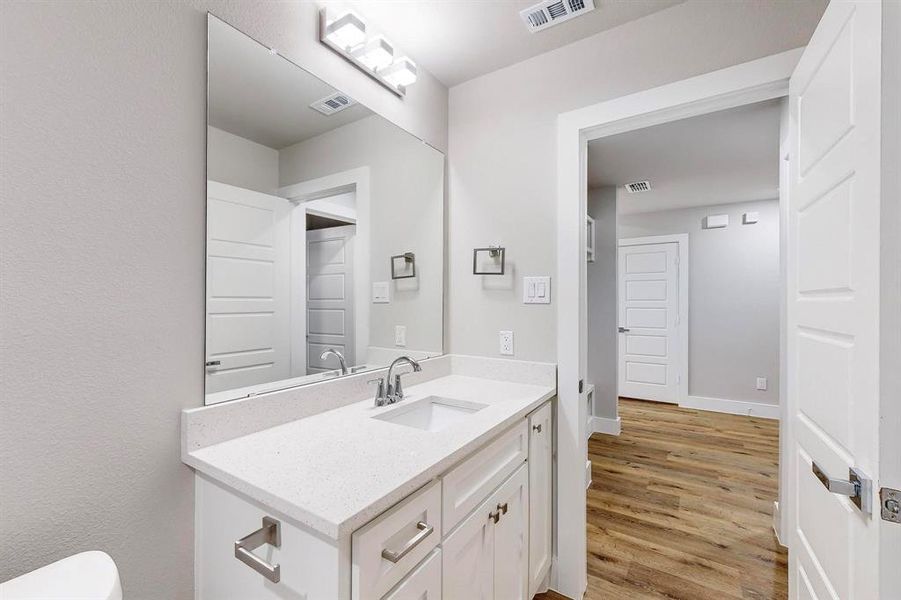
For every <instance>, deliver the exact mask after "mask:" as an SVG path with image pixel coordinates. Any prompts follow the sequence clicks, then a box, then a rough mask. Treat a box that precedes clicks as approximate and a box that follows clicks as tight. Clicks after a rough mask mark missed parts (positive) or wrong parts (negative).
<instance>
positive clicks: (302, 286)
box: [278, 167, 372, 365]
mask: <svg viewBox="0 0 901 600" xmlns="http://www.w3.org/2000/svg"><path fill="white" fill-rule="evenodd" d="M369 179H370V172H369V167H358V168H356V169H348V170H347V171H339V172H337V173H332V174H331V175H326V176H324V177H317V178H316V179H308V180H306V181H301V182H298V183H294V184H291V185H286V186H282V187H280V188H278V195H279V196H281V197H283V198H287V199H288V200H289V201H290V202H292V203H294V205H295V206H296V207H298V208H301V207H303V203H304V202H309V201H311V200H318V199H319V198H325V197H328V196H334V195H336V194H340V193H341V192H350V191H353V192H354V194H355V202H356V221H355V225H356V227H357V233H356V236H355V237H354V257H353V260H354V275H355V276H354V284H353V285H354V289H353V294H354V323H355V331H354V356H355V357H356V360H357V361H358V364H360V361H365V359H366V358H367V357H368V356H369V281H370V274H369V272H370V271H371V269H370V268H369V238H370V224H371V223H372V219H371V218H370V211H371V210H372V207H371V205H370V192H369ZM338 214H340V213H337V212H336V215H338ZM341 218H345V217H343V216H342V217H341ZM300 228H302V229H303V230H304V232H305V233H306V210H303V211H300V210H295V211H294V212H293V213H292V215H291V231H292V241H293V232H294V231H295V229H300ZM295 246H302V248H295ZM295 250H296V251H295ZM291 259H292V264H293V262H294V261H297V262H299V264H302V265H304V276H303V277H302V278H300V279H299V280H296V279H297V278H295V277H294V276H293V275H294V274H296V270H295V269H292V271H291V272H292V281H291V291H292V294H291V297H292V300H291V302H292V308H298V307H299V314H301V315H304V318H303V319H296V320H295V319H292V324H291V332H292V350H293V349H294V347H295V342H297V343H299V341H302V342H303V346H304V347H303V356H304V358H303V361H304V365H306V331H307V330H306V289H307V283H306V242H304V244H293V243H292V251H291ZM295 297H296V298H297V305H295ZM300 304H302V306H299V305H300ZM291 312H292V314H294V312H295V311H294V310H292V311H291ZM299 352H300V351H299V350H298V353H299ZM292 356H293V355H292Z"/></svg>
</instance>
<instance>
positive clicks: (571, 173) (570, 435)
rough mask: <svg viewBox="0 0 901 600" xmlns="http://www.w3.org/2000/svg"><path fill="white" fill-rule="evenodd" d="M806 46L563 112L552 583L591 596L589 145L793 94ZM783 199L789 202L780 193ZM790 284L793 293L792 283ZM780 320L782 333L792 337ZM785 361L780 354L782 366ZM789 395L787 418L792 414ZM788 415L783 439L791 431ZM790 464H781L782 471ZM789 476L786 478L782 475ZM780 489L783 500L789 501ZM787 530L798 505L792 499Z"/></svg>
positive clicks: (559, 119) (573, 594)
mask: <svg viewBox="0 0 901 600" xmlns="http://www.w3.org/2000/svg"><path fill="white" fill-rule="evenodd" d="M802 52H803V48H796V49H794V50H789V51H786V52H782V53H779V54H774V55H771V56H767V57H765V58H760V59H757V60H753V61H750V62H746V63H742V64H739V65H735V66H732V67H728V68H725V69H721V70H719V71H713V72H710V73H706V74H704V75H699V76H696V77H691V78H689V79H684V80H682V81H677V82H675V83H670V84H666V85H663V86H660V87H656V88H652V89H649V90H645V91H641V92H636V93H634V94H630V95H627V96H622V97H619V98H615V99H613V100H608V101H605V102H600V103H598V104H593V105H590V106H586V107H584V108H580V109H576V110H572V111H569V112H565V113H561V114H559V115H558V116H557V281H558V283H557V298H558V301H557V374H558V375H557V395H558V398H559V402H558V405H557V406H558V409H557V410H558V418H557V425H556V428H557V431H556V433H557V456H558V460H557V511H556V531H557V539H558V540H564V539H565V540H567V543H566V544H560V543H558V544H557V561H556V567H557V568H556V569H555V570H554V575H553V581H552V587H553V588H554V589H556V590H557V591H559V592H561V593H562V594H564V595H567V596H569V597H571V598H581V597H582V595H583V593H584V591H585V589H586V588H587V585H588V572H587V559H586V556H587V535H586V530H585V523H586V517H587V510H586V490H585V457H586V456H587V453H588V446H587V435H586V420H587V407H586V405H585V401H584V398H583V394H584V391H582V390H581V389H580V388H581V387H582V385H581V382H583V381H584V379H585V373H586V367H587V355H588V347H587V312H588V305H587V294H586V281H587V270H586V261H585V252H586V245H585V244H586V239H585V238H586V231H585V230H586V228H585V214H586V212H587V208H588V206H587V204H588V202H587V196H588V161H587V157H588V142H589V141H590V140H594V139H598V138H601V137H605V136H609V135H614V134H617V133H623V132H626V131H631V130H634V129H641V128H644V127H650V126H652V125H659V124H661V123H667V122H671V121H676V120H679V119H685V118H688V117H694V116H698V115H703V114H707V113H710V112H715V111H719V110H726V109H729V108H735V107H737V106H742V105H746V104H752V103H754V102H762V101H764V100H772V99H775V98H781V97H784V96H787V95H788V81H789V78H790V77H791V74H792V72H793V71H794V68H795V65H797V63H798V60H799V59H800V57H801V53H802ZM780 202H781V199H780ZM781 283H782V286H783V289H784V286H785V281H784V280H783V281H782V282H781ZM784 335H785V332H784V324H780V338H781V337H784ZM782 360H784V357H782V358H781V359H780V362H782ZM785 411H786V406H785V399H784V398H780V414H781V415H782V416H783V417H785V415H786V414H787V413H786V412H785ZM787 421H788V419H786V418H782V419H781V420H780V429H781V430H782V435H781V438H782V439H781V440H780V443H781V444H782V446H781V447H783V448H784V447H785V446H784V443H785V442H784V440H785V439H786V438H787V437H788V436H789V435H790V434H791V432H790V430H789V428H788V427H787ZM783 468H784V465H783V464H782V461H780V471H781V470H782V469H783ZM781 480H782V479H781V473H780V481H781ZM789 497H790V495H788V494H785V493H784V491H783V490H782V489H781V488H780V498H781V499H782V500H785V499H788V498H789ZM782 506H783V510H782V511H781V518H782V520H783V524H782V528H783V531H785V530H787V529H785V523H784V522H785V520H786V519H787V518H789V516H790V514H791V511H790V510H786V507H785V505H784V504H783V505H782Z"/></svg>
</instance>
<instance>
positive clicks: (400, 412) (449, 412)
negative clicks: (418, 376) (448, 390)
mask: <svg viewBox="0 0 901 600" xmlns="http://www.w3.org/2000/svg"><path fill="white" fill-rule="evenodd" d="M486 406H488V405H487V404H480V403H478V402H469V401H467V400H453V399H451V398H441V397H438V396H427V397H425V398H422V399H420V400H414V401H412V402H409V403H408V404H406V405H405V404H404V403H403V401H402V403H401V404H400V405H399V406H397V407H396V408H392V409H391V410H388V411H386V412H383V413H381V414H379V415H376V416H374V417H372V418H373V419H379V420H380V421H388V422H389V423H395V424H397V425H403V426H405V427H413V428H415V429H422V430H423V431H433V432H434V431H441V430H442V429H446V428H447V427H449V426H451V425H453V424H454V423H458V422H460V421H462V420H464V419H466V418H467V417H468V416H469V415H471V414H473V413H476V412H478V411H480V410H482V409H483V408H485V407H486Z"/></svg>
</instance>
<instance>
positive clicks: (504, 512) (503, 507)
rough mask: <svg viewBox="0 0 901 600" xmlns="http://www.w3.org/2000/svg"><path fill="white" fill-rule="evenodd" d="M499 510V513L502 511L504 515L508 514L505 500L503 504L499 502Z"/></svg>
mask: <svg viewBox="0 0 901 600" xmlns="http://www.w3.org/2000/svg"><path fill="white" fill-rule="evenodd" d="M497 511H498V512H499V513H501V514H502V515H505V514H507V503H506V502H504V503H503V504H498V505H497Z"/></svg>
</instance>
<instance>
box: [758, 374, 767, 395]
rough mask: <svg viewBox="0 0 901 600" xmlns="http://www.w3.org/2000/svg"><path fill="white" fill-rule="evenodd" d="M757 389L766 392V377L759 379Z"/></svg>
mask: <svg viewBox="0 0 901 600" xmlns="http://www.w3.org/2000/svg"><path fill="white" fill-rule="evenodd" d="M757 389H758V390H760V391H762V392H765V391H766V377H758V378H757Z"/></svg>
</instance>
